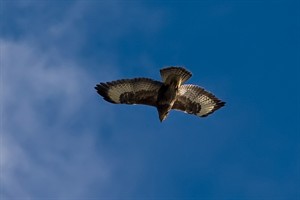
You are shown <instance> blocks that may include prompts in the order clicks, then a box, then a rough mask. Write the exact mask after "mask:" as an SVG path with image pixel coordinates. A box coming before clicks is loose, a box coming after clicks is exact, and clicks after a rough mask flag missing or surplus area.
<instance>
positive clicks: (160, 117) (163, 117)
mask: <svg viewBox="0 0 300 200" xmlns="http://www.w3.org/2000/svg"><path fill="white" fill-rule="evenodd" d="M167 115H168V114H165V115H160V116H159V120H160V122H163V121H164V120H165V119H166V118H167Z"/></svg>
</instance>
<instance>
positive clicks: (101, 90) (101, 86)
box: [94, 83, 116, 103]
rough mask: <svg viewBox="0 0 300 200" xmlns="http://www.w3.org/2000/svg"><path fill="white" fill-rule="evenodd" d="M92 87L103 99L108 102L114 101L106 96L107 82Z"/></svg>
mask: <svg viewBox="0 0 300 200" xmlns="http://www.w3.org/2000/svg"><path fill="white" fill-rule="evenodd" d="M94 88H95V89H96V91H97V93H98V94H99V95H100V96H102V97H103V99H104V100H106V101H108V102H110V103H116V102H114V101H113V100H112V99H111V98H110V97H109V96H108V90H109V87H108V84H107V83H99V84H97V85H96V86H95V87H94Z"/></svg>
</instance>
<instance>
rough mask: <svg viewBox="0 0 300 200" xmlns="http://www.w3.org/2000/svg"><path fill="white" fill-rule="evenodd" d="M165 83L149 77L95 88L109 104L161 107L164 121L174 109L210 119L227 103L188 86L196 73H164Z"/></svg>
mask: <svg viewBox="0 0 300 200" xmlns="http://www.w3.org/2000/svg"><path fill="white" fill-rule="evenodd" d="M160 73H161V76H162V80H163V82H159V81H155V80H152V79H148V78H134V79H122V80H117V81H112V82H107V83H100V84H97V86H96V87H95V89H96V90H97V92H98V94H99V95H101V96H102V97H103V98H104V99H105V100H106V101H109V102H111V103H121V104H122V103H123V104H144V105H150V106H155V107H156V108H157V111H158V114H159V119H160V121H163V120H165V119H166V117H167V116H168V113H169V111H170V110H171V109H176V110H181V111H184V112H186V113H189V114H195V115H198V116H202V117H204V116H207V115H209V114H211V113H213V112H214V111H215V110H217V109H218V108H220V107H222V106H224V104H225V103H224V102H222V101H220V100H219V99H217V98H216V97H215V96H214V95H213V94H211V93H209V92H207V91H205V90H204V89H203V88H200V87H199V86H196V85H190V84H184V83H185V82H186V81H187V80H188V79H189V78H190V77H191V76H192V74H191V73H190V72H189V71H187V70H186V69H184V68H182V67H168V68H164V69H161V70H160Z"/></svg>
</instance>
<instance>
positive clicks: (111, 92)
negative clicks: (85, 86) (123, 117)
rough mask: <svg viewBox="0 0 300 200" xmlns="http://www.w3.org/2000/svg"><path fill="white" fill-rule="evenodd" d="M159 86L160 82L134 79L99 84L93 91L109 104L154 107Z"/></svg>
mask: <svg viewBox="0 0 300 200" xmlns="http://www.w3.org/2000/svg"><path fill="white" fill-rule="evenodd" d="M161 85H162V83H161V82H159V81H155V80H152V79H149V78H134V79H122V80H117V81H112V82H106V83H100V84H97V85H96V87H95V89H96V90H97V92H98V94H100V95H101V96H102V97H103V98H104V99H105V100H106V101H108V102H111V103H116V104H144V105H150V106H156V101H157V94H158V90H159V88H160V87H161Z"/></svg>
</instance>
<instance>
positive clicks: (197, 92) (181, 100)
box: [172, 84, 225, 117]
mask: <svg viewBox="0 0 300 200" xmlns="http://www.w3.org/2000/svg"><path fill="white" fill-rule="evenodd" d="M224 105H225V102H222V101H221V100H219V99H218V98H217V97H215V96H214V95H213V94H211V93H210V92H208V91H205V90H204V89H203V88H201V87H199V86H196V85H191V84H186V85H182V86H180V88H179V93H178V95H177V98H176V101H175V103H174V105H173V107H172V109H175V110H180V111H183V112H186V113H189V114H194V115H197V116H200V117H206V116H207V115H209V114H211V113H213V112H214V111H216V110H217V109H219V108H221V107H222V106H224Z"/></svg>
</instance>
